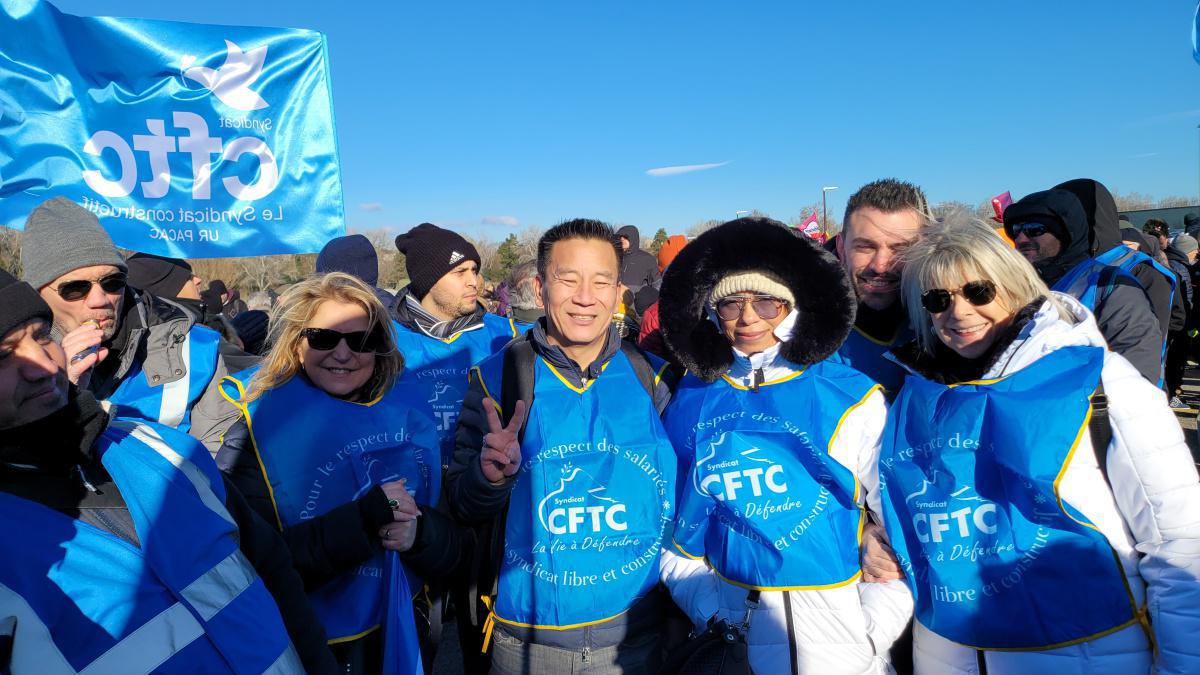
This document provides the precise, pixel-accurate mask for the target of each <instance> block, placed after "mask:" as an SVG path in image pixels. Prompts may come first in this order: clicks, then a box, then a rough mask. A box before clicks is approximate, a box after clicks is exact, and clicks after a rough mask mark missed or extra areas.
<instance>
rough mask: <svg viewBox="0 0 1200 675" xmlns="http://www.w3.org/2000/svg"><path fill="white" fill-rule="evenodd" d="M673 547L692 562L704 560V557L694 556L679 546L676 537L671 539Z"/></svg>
mask: <svg viewBox="0 0 1200 675" xmlns="http://www.w3.org/2000/svg"><path fill="white" fill-rule="evenodd" d="M671 545H672V546H674V547H675V548H677V549H679V552H680V553H682V554H683V555H684V557H686V558H690V559H692V560H704V556H702V555H692V554H691V553H688V552H687V551H685V550H683V547H682V546H680V545H679V542H677V541H675V538H674V537H672V538H671Z"/></svg>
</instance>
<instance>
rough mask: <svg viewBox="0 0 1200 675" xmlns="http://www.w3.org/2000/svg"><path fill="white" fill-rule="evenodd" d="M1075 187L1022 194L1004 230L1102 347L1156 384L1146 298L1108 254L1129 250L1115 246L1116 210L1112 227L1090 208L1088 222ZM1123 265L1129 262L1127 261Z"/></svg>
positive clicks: (1159, 353)
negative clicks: (1085, 314) (1092, 327)
mask: <svg viewBox="0 0 1200 675" xmlns="http://www.w3.org/2000/svg"><path fill="white" fill-rule="evenodd" d="M1081 182H1083V181H1071V182H1069V183H1064V184H1062V185H1060V186H1058V187H1056V188H1053V189H1051V190H1045V191H1043V192H1034V193H1032V194H1029V195H1026V196H1025V197H1024V198H1022V199H1021V200H1020V201H1018V202H1015V203H1014V204H1012V205H1011V206H1009V207H1008V208H1007V209H1005V211H1004V228H1005V230H1006V231H1007V232H1008V235H1009V237H1011V238H1012V240H1013V243H1014V244H1016V247H1017V251H1019V252H1020V253H1021V255H1023V256H1025V258H1026V259H1027V260H1029V262H1031V263H1033V267H1034V269H1036V270H1037V273H1038V276H1040V277H1041V278H1042V280H1043V281H1045V282H1046V285H1047V286H1049V287H1050V288H1051V289H1053V290H1055V291H1061V292H1063V293H1066V294H1068V295H1071V296H1073V297H1075V298H1077V299H1078V300H1079V301H1080V302H1082V303H1083V304H1084V305H1085V306H1087V307H1088V309H1090V310H1092V312H1093V313H1094V314H1095V315H1096V323H1097V324H1098V325H1099V328H1100V333H1101V334H1103V335H1104V339H1105V340H1106V341H1108V348H1109V349H1111V350H1112V351H1114V352H1116V353H1118V354H1120V355H1121V356H1124V357H1125V358H1126V359H1127V360H1128V361H1129V362H1130V363H1132V364H1133V366H1134V367H1135V368H1137V369H1138V372H1140V373H1141V374H1142V375H1143V376H1144V377H1145V378H1146V379H1147V380H1149V381H1151V382H1154V383H1156V384H1157V383H1159V382H1160V381H1161V378H1162V373H1163V369H1162V364H1163V357H1164V350H1163V335H1162V331H1161V330H1160V329H1159V324H1158V321H1157V320H1155V317H1154V313H1153V311H1152V309H1151V307H1152V306H1151V303H1150V299H1149V298H1148V297H1147V295H1146V292H1145V290H1144V289H1143V286H1142V285H1141V284H1140V283H1139V282H1138V280H1137V278H1135V277H1134V276H1133V275H1132V274H1131V273H1130V272H1128V271H1126V269H1125V265H1124V264H1119V261H1117V260H1110V256H1111V255H1112V254H1113V253H1114V251H1115V253H1116V254H1119V255H1121V256H1124V255H1125V253H1126V252H1128V253H1134V252H1133V251H1129V249H1127V248H1126V247H1124V246H1122V245H1121V235H1120V230H1119V229H1118V228H1117V224H1116V215H1115V213H1116V209H1115V206H1114V208H1112V209H1111V211H1112V218H1111V221H1112V222H1111V223H1110V222H1108V220H1107V219H1106V218H1104V214H1105V212H1106V211H1107V209H1104V210H1102V209H1100V208H1096V206H1094V205H1093V211H1094V213H1095V215H1094V216H1093V219H1092V221H1093V222H1089V218H1088V210H1087V205H1086V204H1085V203H1084V201H1083V200H1082V199H1081V198H1080V191H1081V190H1082V188H1083V187H1085V186H1082V185H1080V183H1081ZM1087 182H1090V183H1095V182H1094V181H1087ZM1098 185H1099V184H1098V183H1095V184H1094V185H1092V186H1091V190H1092V193H1093V194H1094V195H1097V196H1103V195H1100V194H1099V191H1098V189H1097V188H1096V186H1098ZM1072 188H1074V189H1072ZM1100 188H1103V186H1100ZM1104 194H1105V195H1106V194H1107V190H1105V191H1104ZM1109 199H1110V200H1111V196H1110V197H1109ZM1099 203H1100V202H1099V201H1098V200H1097V201H1096V202H1095V204H1099ZM1110 229H1111V230H1112V231H1111V232H1109V230H1110ZM1114 247H1119V249H1120V250H1117V249H1116V248H1114ZM1136 255H1141V254H1136ZM1125 257H1126V258H1128V256H1125ZM1143 257H1144V256H1143ZM1129 262H1131V263H1134V264H1136V262H1135V261H1133V260H1132V258H1129ZM1118 264H1119V265H1120V266H1118Z"/></svg>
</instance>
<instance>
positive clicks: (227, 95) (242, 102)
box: [183, 40, 268, 112]
mask: <svg viewBox="0 0 1200 675" xmlns="http://www.w3.org/2000/svg"><path fill="white" fill-rule="evenodd" d="M225 48H226V54H225V63H223V64H221V67H220V68H217V69H216V70H213V69H212V68H207V67H205V66H192V64H193V63H195V62H196V57H195V56H185V57H183V68H184V70H183V76H184V77H186V78H188V79H189V80H195V81H196V82H199V83H200V84H201V85H202V86H203V87H204V88H205V89H208V90H209V91H211V92H212V93H214V94H216V95H217V98H219V99H221V102H222V103H224V104H225V105H227V106H229V107H230V108H236V109H238V110H244V111H247V112H248V111H251V110H262V109H263V108H266V107H267V105H268V104H267V102H266V101H264V100H263V99H262V97H261V96H259V95H258V93H256V92H254V91H253V90H251V89H250V85H252V84H254V81H255V80H257V79H258V76H259V75H261V74H262V67H263V60H264V59H266V58H267V48H266V47H265V46H263V47H256V48H255V49H251V50H250V51H248V52H243V51H242V48H241V47H239V46H237V45H235V44H234V43H232V42H230V41H229V40H226V41H225Z"/></svg>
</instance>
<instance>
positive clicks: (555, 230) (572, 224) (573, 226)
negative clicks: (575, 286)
mask: <svg viewBox="0 0 1200 675" xmlns="http://www.w3.org/2000/svg"><path fill="white" fill-rule="evenodd" d="M566 239H595V240H596V241H603V242H605V243H607V244H609V245H610V246H612V247H613V253H615V254H616V256H617V264H618V265H620V262H621V254H622V253H623V252H624V248H623V247H622V246H621V240H620V239H618V238H617V233H616V232H613V229H612V227H611V226H609V225H608V223H603V222H601V221H599V220H591V219H589V218H575V219H574V220H567V221H564V222H561V223H559V224H557V225H555V226H554V227H552V228H550V229H549V230H546V233H545V234H543V235H542V238H541V239H538V247H537V252H538V253H537V271H538V275H539V276H541V277H542V279H545V278H546V265H548V264H549V263H550V248H551V247H552V246H554V245H555V244H557V243H558V242H560V241H563V240H566Z"/></svg>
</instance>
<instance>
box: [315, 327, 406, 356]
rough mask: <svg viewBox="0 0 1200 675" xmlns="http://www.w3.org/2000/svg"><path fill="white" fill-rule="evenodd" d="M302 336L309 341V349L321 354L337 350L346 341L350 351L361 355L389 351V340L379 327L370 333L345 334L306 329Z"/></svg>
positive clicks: (322, 329)
mask: <svg viewBox="0 0 1200 675" xmlns="http://www.w3.org/2000/svg"><path fill="white" fill-rule="evenodd" d="M300 335H301V336H303V337H304V339H306V340H308V346H309V347H312V348H313V349H315V350H317V351H319V352H327V351H331V350H333V349H335V348H337V346H338V344H339V343H340V342H341V341H342V340H345V341H346V346H347V347H349V348H350V351H352V352H358V353H359V354H367V353H370V352H374V353H377V354H380V353H383V352H386V351H387V340H386V339H385V338H384V334H383V331H382V330H380V328H379V326H376V327H375V328H374V329H372V330H369V331H366V330H357V331H354V332H352V333H343V332H341V331H336V330H333V329H331V328H305V329H304V330H302V331H300Z"/></svg>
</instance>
